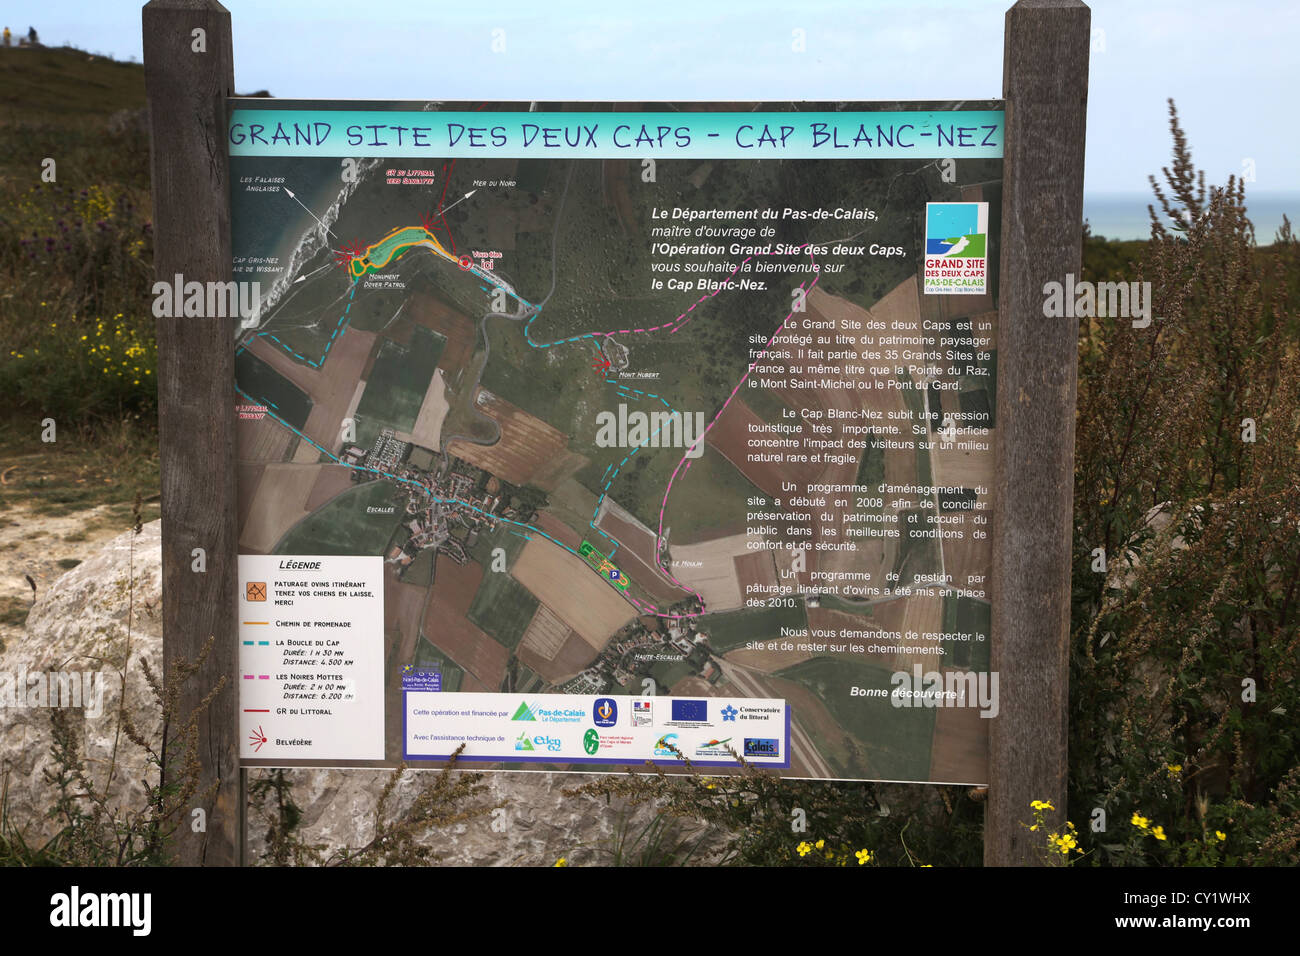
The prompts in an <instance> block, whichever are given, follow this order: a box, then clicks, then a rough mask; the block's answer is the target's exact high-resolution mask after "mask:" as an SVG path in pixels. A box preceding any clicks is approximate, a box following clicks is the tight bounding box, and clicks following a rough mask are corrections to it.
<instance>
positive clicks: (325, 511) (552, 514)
mask: <svg viewBox="0 0 1300 956" xmlns="http://www.w3.org/2000/svg"><path fill="white" fill-rule="evenodd" d="M234 102H235V104H236V106H235V109H234V110H233V111H232V114H231V123H230V141H229V143H228V148H229V150H230V156H231V215H232V234H233V256H234V279H235V280H236V282H237V283H238V284H240V286H241V299H240V301H241V302H245V301H250V302H251V303H253V307H252V308H250V309H249V310H248V312H249V314H246V315H245V314H243V313H242V312H241V321H240V322H239V338H238V342H237V356H236V383H235V384H236V402H237V405H236V409H235V412H234V413H235V414H237V416H238V419H239V426H238V428H239V431H238V435H239V446H238V457H237V467H238V481H239V492H240V513H239V529H240V532H239V533H240V537H239V551H240V556H241V557H240V595H239V601H240V622H241V625H240V635H241V647H240V652H241V671H242V673H241V678H242V679H241V681H240V685H241V704H240V707H241V718H242V721H243V723H242V725H241V748H242V749H241V758H242V759H243V760H244V763H245V764H246V765H248V766H307V765H318V766H384V765H393V764H395V763H396V762H398V761H401V760H403V759H405V760H407V761H408V762H411V763H413V764H415V765H417V766H418V765H434V764H437V763H439V762H441V761H444V760H445V759H446V758H447V756H448V755H449V754H451V753H452V752H453V751H455V750H456V749H457V748H458V747H460V746H461V745H463V746H464V750H463V751H462V759H465V760H469V761H472V763H471V766H473V767H474V768H475V769H480V768H487V769H513V770H545V769H560V768H563V769H570V770H582V771H602V772H608V771H613V770H617V769H620V768H622V767H625V766H638V765H642V766H643V765H644V764H645V762H646V761H647V760H651V761H654V762H655V763H657V764H659V765H661V766H664V767H665V768H668V767H671V766H673V765H681V764H682V761H683V758H685V759H687V760H689V761H690V762H691V763H692V764H697V765H701V766H708V767H727V766H731V767H734V766H736V765H737V764H738V762H739V761H740V760H744V761H745V762H747V763H753V764H756V765H759V766H770V767H772V768H774V769H775V770H776V771H777V772H779V773H781V774H785V775H789V776H795V777H808V778H826V779H836V778H838V779H865V780H896V781H933V782H945V783H970V784H982V783H985V782H987V778H986V773H987V771H986V762H987V743H986V741H987V726H988V723H989V721H988V720H986V719H984V718H987V717H991V716H994V715H995V714H996V710H997V686H996V680H995V679H994V678H992V677H991V675H990V674H989V673H988V671H989V643H988V638H989V603H988V575H989V569H990V561H991V553H990V543H989V537H988V535H989V521H990V516H991V510H992V508H993V501H992V498H991V487H992V485H993V447H994V431H993V429H994V428H995V426H996V422H995V421H994V416H995V409H996V401H995V391H996V377H997V376H996V359H997V353H996V337H997V329H996V324H997V304H996V302H997V298H996V294H997V256H998V249H997V238H998V235H999V230H1000V222H999V221H998V210H999V209H1000V190H1001V180H1002V158H1001V156H1002V142H1003V131H1004V126H1003V114H1002V111H1001V105H1000V104H999V103H996V102H978V103H971V102H966V103H950V104H949V103H945V104H915V103H902V104H897V103H891V104H843V103H825V104H809V103H799V104H705V103H689V104H665V103H656V104H642V105H636V104H618V105H613V104H595V103H583V104H528V103H514V104H499V103H487V104H482V103H457V104H439V103H357V102H347V101H345V102H339V103H334V102H322V103H311V102H306V101H279V100H270V99H263V100H256V99H240V100H236V101H234ZM253 283H256V287H255V288H253V286H252V284H253ZM245 287H247V288H252V289H253V294H251V295H245V294H244V289H245Z"/></svg>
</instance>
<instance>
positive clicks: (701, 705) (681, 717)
mask: <svg viewBox="0 0 1300 956" xmlns="http://www.w3.org/2000/svg"><path fill="white" fill-rule="evenodd" d="M708 719H709V704H708V701H703V700H675V701H673V720H676V721H681V722H682V723H694V722H698V723H703V722H704V721H706V720H708Z"/></svg>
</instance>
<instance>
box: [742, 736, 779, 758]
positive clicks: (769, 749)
mask: <svg viewBox="0 0 1300 956" xmlns="http://www.w3.org/2000/svg"><path fill="white" fill-rule="evenodd" d="M745 756H746V757H779V756H781V744H780V742H779V741H777V740H774V739H773V738H771V737H746V738H745Z"/></svg>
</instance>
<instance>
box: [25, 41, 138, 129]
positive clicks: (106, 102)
mask: <svg viewBox="0 0 1300 956" xmlns="http://www.w3.org/2000/svg"><path fill="white" fill-rule="evenodd" d="M144 105H145V100H144V67H143V66H142V65H141V64H139V63H121V62H118V61H116V60H110V59H108V58H106V57H102V56H95V55H93V54H90V53H87V52H85V51H84V50H76V49H72V48H71V47H57V48H55V47H37V48H26V47H22V48H20V47H11V48H9V49H5V48H3V47H0V125H2V126H11V125H13V124H22V123H27V124H39V125H46V124H51V123H55V124H66V123H69V122H70V121H73V120H76V121H85V120H88V119H89V120H106V119H107V118H108V117H109V116H111V115H112V114H113V113H115V112H117V111H118V110H134V109H143V108H144Z"/></svg>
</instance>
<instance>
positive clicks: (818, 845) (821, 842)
mask: <svg viewBox="0 0 1300 956" xmlns="http://www.w3.org/2000/svg"><path fill="white" fill-rule="evenodd" d="M825 845H826V841H825V840H818V841H817V842H816V843H814V844H813V846H815V847H817V849H819V850H820V849H821V848H822V847H824V846H825Z"/></svg>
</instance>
